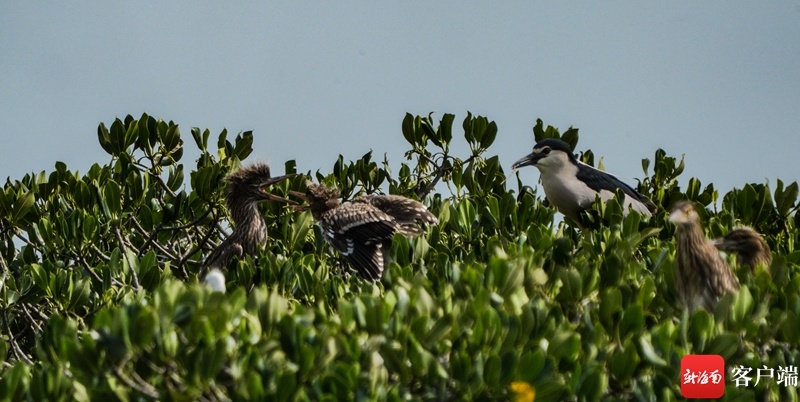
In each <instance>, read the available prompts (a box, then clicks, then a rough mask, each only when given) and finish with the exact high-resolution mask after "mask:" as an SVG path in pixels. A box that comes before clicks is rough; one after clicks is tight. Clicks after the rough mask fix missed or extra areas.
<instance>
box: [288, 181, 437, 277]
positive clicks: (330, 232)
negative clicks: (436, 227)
mask: <svg viewBox="0 0 800 402" xmlns="http://www.w3.org/2000/svg"><path fill="white" fill-rule="evenodd" d="M291 194H292V195H294V196H297V197H299V198H302V199H303V200H305V201H306V202H307V203H308V206H307V207H306V208H304V209H308V210H310V211H311V214H312V215H313V216H314V219H315V220H316V221H317V222H319V226H320V228H321V229H322V234H323V236H324V237H325V240H326V241H327V242H328V243H329V244H330V245H332V246H333V247H334V248H335V249H336V250H338V251H339V252H340V253H342V255H344V256H345V258H346V259H347V261H348V262H349V263H350V264H351V265H352V266H353V267H354V268H355V270H356V272H358V273H359V275H361V276H362V277H363V278H366V279H368V280H371V281H377V280H378V279H380V278H381V276H382V275H383V268H384V253H385V252H386V251H387V250H388V249H389V248H390V247H391V245H392V236H393V235H394V233H395V232H398V233H401V234H402V235H404V236H416V235H418V234H420V233H422V232H423V230H422V228H421V227H420V224H423V223H424V224H433V223H436V222H438V220H437V219H436V217H435V216H434V215H433V214H431V213H430V212H429V211H428V209H427V208H426V207H425V205H422V203H420V202H418V201H414V200H412V199H409V198H405V197H401V196H397V195H366V196H362V197H357V198H355V199H354V200H353V201H352V202H349V203H345V204H342V203H341V202H340V201H339V198H340V197H341V194H340V193H339V190H338V189H335V188H327V187H325V186H324V185H322V184H314V183H309V184H308V188H307V190H306V193H305V194H303V193H298V192H295V191H292V192H291Z"/></svg>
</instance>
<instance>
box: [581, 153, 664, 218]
mask: <svg viewBox="0 0 800 402" xmlns="http://www.w3.org/2000/svg"><path fill="white" fill-rule="evenodd" d="M577 177H578V179H579V180H580V181H582V182H584V183H586V185H587V186H589V188H591V189H592V190H594V191H597V192H600V190H608V191H610V192H612V193H614V192H615V191H616V190H617V189H618V188H619V189H621V190H622V192H624V193H625V195H626V196H629V197H632V198H633V199H634V200H636V201H639V202H641V203H642V204H644V205H645V207H647V209H648V210H649V211H650V212H655V211H656V204H654V203H653V201H651V200H650V199H649V198H647V197H645V196H644V195H642V194H641V193H639V192H638V191H636V190H634V189H633V187H631V186H629V185H628V184H626V183H625V182H623V181H622V180H620V179H618V178H617V177H616V176H614V175H612V174H610V173H606V172H603V171H601V170H598V169H595V168H593V167H591V166H589V165H587V164H585V163H578V174H577Z"/></svg>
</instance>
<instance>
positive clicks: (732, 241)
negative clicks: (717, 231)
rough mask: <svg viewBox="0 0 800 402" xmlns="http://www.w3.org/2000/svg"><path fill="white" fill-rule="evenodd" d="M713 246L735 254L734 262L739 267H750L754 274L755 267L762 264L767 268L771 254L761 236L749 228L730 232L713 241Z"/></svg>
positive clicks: (770, 260) (770, 261)
mask: <svg viewBox="0 0 800 402" xmlns="http://www.w3.org/2000/svg"><path fill="white" fill-rule="evenodd" d="M713 244H714V246H715V247H717V248H718V249H720V250H722V251H724V252H726V253H736V262H737V264H738V265H739V266H740V267H750V272H754V271H755V268H756V265H759V264H763V265H764V267H766V268H769V265H770V264H771V263H772V253H771V252H770V250H769V246H768V245H767V242H766V241H764V238H763V237H761V234H760V233H758V232H756V231H755V230H753V229H752V228H749V227H741V228H738V229H734V230H731V231H730V232H729V233H728V234H727V235H725V237H720V238H719V239H714V241H713Z"/></svg>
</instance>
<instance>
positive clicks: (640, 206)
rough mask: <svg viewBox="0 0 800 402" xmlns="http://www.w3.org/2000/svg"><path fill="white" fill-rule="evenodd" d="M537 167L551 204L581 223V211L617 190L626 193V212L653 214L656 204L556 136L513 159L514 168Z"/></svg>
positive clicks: (605, 198) (540, 142) (606, 199)
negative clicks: (577, 154) (585, 159)
mask: <svg viewBox="0 0 800 402" xmlns="http://www.w3.org/2000/svg"><path fill="white" fill-rule="evenodd" d="M525 166H535V167H536V168H537V169H539V172H540V181H541V183H542V187H544V193H545V196H546V198H547V200H546V201H549V203H550V204H552V205H554V206H555V207H556V209H558V211H559V212H561V213H562V214H564V215H565V216H567V217H568V218H570V219H571V220H572V221H574V222H575V223H578V224H580V213H581V212H582V211H585V210H587V209H589V208H591V207H592V204H593V203H594V200H595V198H596V197H600V199H601V200H603V201H604V202H605V201H608V200H609V199H611V198H614V194H615V193H616V191H617V189H620V190H622V192H623V193H624V194H625V200H624V201H623V207H624V212H623V213H624V214H625V215H627V214H628V211H629V210H630V209H633V210H635V211H637V212H639V213H640V214H642V215H644V216H648V217H649V216H652V214H653V213H654V212H655V211H656V205H655V204H653V202H652V201H650V199H649V198H647V197H645V196H644V195H642V194H641V193H639V192H638V191H636V190H634V189H633V188H632V187H631V186H629V185H627V184H625V183H624V182H622V181H620V180H619V179H618V178H617V177H616V176H614V175H612V174H609V173H606V172H603V171H601V170H598V169H595V168H593V167H591V166H589V165H587V164H585V163H583V162H581V161H579V160H578V158H576V157H575V155H574V154H573V153H572V151H571V150H570V148H569V145H568V144H567V143H566V142H564V141H561V140H559V139H555V138H547V139H544V140H542V141H539V142H538V143H536V145H535V146H534V147H533V152H531V153H530V154H528V155H526V156H525V157H523V158H522V159H520V160H518V161H516V162H514V164H513V165H511V169H513V170H516V169H519V168H521V167H525Z"/></svg>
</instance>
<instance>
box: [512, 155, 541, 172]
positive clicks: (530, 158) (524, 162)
mask: <svg viewBox="0 0 800 402" xmlns="http://www.w3.org/2000/svg"><path fill="white" fill-rule="evenodd" d="M539 159H542V154H536V153H531V154H529V155H526V156H524V157H523V158H522V159H520V160H518V161H516V162H514V164H513V165H511V169H519V168H521V167H525V166H533V165H535V164H536V162H538V161H539Z"/></svg>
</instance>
